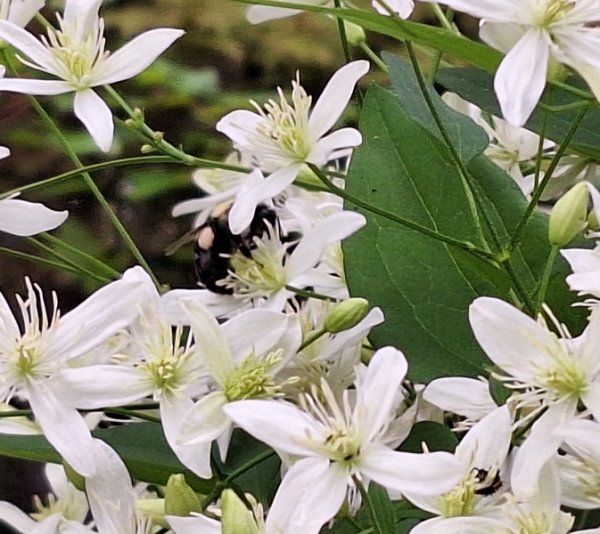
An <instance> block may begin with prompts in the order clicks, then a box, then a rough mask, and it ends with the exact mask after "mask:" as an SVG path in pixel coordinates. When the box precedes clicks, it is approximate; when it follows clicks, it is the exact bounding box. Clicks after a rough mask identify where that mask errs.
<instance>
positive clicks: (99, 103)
mask: <svg viewBox="0 0 600 534" xmlns="http://www.w3.org/2000/svg"><path fill="white" fill-rule="evenodd" d="M73 110H74V111H75V115H76V116H77V118H78V119H79V120H80V121H81V122H83V125H84V126H85V128H86V129H87V131H88V132H89V134H90V135H91V136H92V139H93V140H94V143H96V145H97V146H98V148H99V149H100V150H102V152H108V151H109V150H110V147H111V145H112V140H113V135H114V129H115V126H114V124H113V117H112V112H111V110H110V108H109V107H108V106H107V105H106V102H104V100H102V99H101V98H100V97H99V96H98V95H97V94H96V93H94V91H92V90H91V89H84V90H83V91H77V92H76V93H75V102H74V104H73Z"/></svg>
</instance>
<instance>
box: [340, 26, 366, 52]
mask: <svg viewBox="0 0 600 534" xmlns="http://www.w3.org/2000/svg"><path fill="white" fill-rule="evenodd" d="M344 29H345V30H346V39H347V40H348V43H349V44H351V45H352V46H360V45H361V44H362V43H364V42H365V41H366V36H365V30H363V28H362V26H359V25H358V24H354V23H353V22H347V21H345V22H344Z"/></svg>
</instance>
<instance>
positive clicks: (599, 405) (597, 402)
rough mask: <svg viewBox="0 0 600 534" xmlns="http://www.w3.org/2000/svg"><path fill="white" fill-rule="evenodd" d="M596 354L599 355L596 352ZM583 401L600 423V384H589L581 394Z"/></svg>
mask: <svg viewBox="0 0 600 534" xmlns="http://www.w3.org/2000/svg"><path fill="white" fill-rule="evenodd" d="M596 354H598V353H597V352H596ZM581 400H582V401H583V403H584V404H585V406H586V408H587V409H588V410H589V411H590V412H592V415H593V416H594V418H595V419H596V421H600V384H598V383H597V382H592V383H591V384H588V386H587V389H586V390H585V392H583V393H582V394H581Z"/></svg>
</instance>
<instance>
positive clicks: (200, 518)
mask: <svg viewBox="0 0 600 534" xmlns="http://www.w3.org/2000/svg"><path fill="white" fill-rule="evenodd" d="M165 518H166V520H167V521H168V522H169V526H170V527H171V528H172V529H173V532H175V534H199V533H202V534H221V532H222V531H221V523H220V522H219V521H217V520H216V519H212V518H210V517H206V516H204V515H197V516H193V517H178V516H174V515H167V516H165Z"/></svg>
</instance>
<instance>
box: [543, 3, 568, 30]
mask: <svg viewBox="0 0 600 534" xmlns="http://www.w3.org/2000/svg"><path fill="white" fill-rule="evenodd" d="M574 7H575V1H574V0H549V1H547V2H546V6H545V7H544V8H543V11H542V13H541V14H540V16H539V20H538V26H539V27H540V28H549V27H550V26H552V25H553V24H556V23H557V22H560V20H561V19H562V18H563V17H564V16H565V14H566V13H568V12H569V11H571V9H573V8H574Z"/></svg>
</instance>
